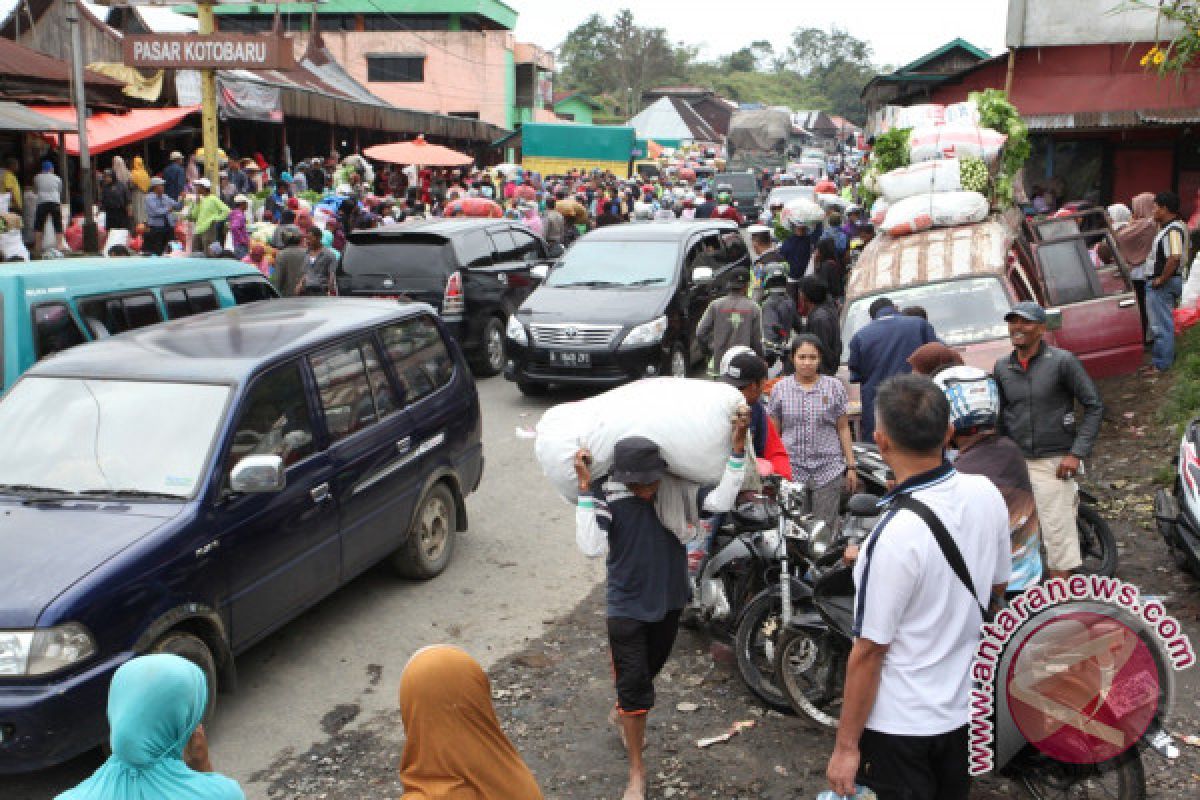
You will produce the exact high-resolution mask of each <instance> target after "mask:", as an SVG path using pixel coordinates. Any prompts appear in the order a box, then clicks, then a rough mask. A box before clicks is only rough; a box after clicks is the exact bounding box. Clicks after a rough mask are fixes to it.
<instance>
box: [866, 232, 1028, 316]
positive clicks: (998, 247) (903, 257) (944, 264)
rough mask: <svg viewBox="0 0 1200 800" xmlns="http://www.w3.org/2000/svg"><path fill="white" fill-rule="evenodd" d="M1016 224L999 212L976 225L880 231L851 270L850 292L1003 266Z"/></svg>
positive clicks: (880, 289)
mask: <svg viewBox="0 0 1200 800" xmlns="http://www.w3.org/2000/svg"><path fill="white" fill-rule="evenodd" d="M1011 243H1012V230H1011V229H1010V228H1009V227H1008V225H1007V224H1006V223H1005V222H1004V221H1003V220H1002V219H1001V218H999V217H992V218H991V219H989V220H988V221H986V222H982V223H979V224H978V225H962V226H960V227H957V228H935V229H933V230H929V231H923V232H921V233H914V234H912V235H911V236H878V237H876V238H875V240H874V241H872V242H871V243H870V244H869V245H867V249H866V250H864V251H863V254H862V255H861V256H860V257H859V259H858V263H857V264H856V265H855V267H854V269H853V270H852V271H851V273H850V280H849V282H848V284H847V286H846V294H847V296H854V297H861V296H863V295H868V294H874V293H876V292H883V291H887V290H889V289H896V288H899V287H902V286H919V285H921V284H923V283H936V282H939V281H948V280H953V279H955V278H967V277H971V276H973V275H992V274H995V273H997V272H1003V271H1004V269H1005V267H1006V265H1007V263H1008V261H1007V259H1008V249H1009V246H1010V245H1011Z"/></svg>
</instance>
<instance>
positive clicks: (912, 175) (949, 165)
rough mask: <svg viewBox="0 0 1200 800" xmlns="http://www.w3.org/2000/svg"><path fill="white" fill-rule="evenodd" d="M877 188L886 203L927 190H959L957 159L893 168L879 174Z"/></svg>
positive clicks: (960, 187)
mask: <svg viewBox="0 0 1200 800" xmlns="http://www.w3.org/2000/svg"><path fill="white" fill-rule="evenodd" d="M879 188H880V190H882V192H883V197H884V199H885V200H887V201H888V203H897V202H899V201H901V200H903V199H904V198H906V197H912V196H913V195H916V194H928V193H929V192H961V191H962V188H963V187H962V179H961V177H960V173H959V162H958V159H957V158H947V159H943V160H941V161H925V162H922V163H920V164H913V165H912V166H911V167H905V168H903V169H894V170H892V171H891V172H888V173H886V174H883V175H880V176H879Z"/></svg>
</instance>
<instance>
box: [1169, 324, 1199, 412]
mask: <svg viewBox="0 0 1200 800" xmlns="http://www.w3.org/2000/svg"><path fill="white" fill-rule="evenodd" d="M1175 354H1176V357H1175V366H1174V367H1173V368H1172V370H1171V379H1172V380H1171V386H1170V388H1168V389H1167V393H1166V398H1165V401H1164V402H1163V405H1162V407H1161V408H1160V409H1159V415H1160V418H1161V420H1162V422H1163V423H1165V424H1166V425H1168V426H1170V427H1171V428H1172V430H1173V431H1174V432H1175V434H1176V435H1179V434H1180V433H1181V432H1182V431H1183V428H1184V426H1185V425H1187V424H1188V423H1189V422H1191V421H1192V420H1193V419H1195V418H1196V417H1198V416H1200V325H1194V326H1192V327H1191V328H1189V329H1188V330H1186V331H1184V333H1183V335H1182V336H1180V337H1179V338H1178V339H1176V341H1175Z"/></svg>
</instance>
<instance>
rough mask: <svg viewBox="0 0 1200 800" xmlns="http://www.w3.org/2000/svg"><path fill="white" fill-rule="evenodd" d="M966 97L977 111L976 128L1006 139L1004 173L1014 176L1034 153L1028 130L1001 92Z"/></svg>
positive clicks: (981, 93) (996, 90) (986, 90)
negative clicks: (982, 128)
mask: <svg viewBox="0 0 1200 800" xmlns="http://www.w3.org/2000/svg"><path fill="white" fill-rule="evenodd" d="M968 97H969V99H970V100H971V102H973V103H975V106H976V107H977V108H978V109H979V124H980V125H982V126H983V127H985V128H991V129H992V130H996V131H999V132H1000V133H1003V134H1004V135H1005V136H1007V137H1008V141H1007V142H1005V143H1004V164H1003V167H1004V172H1005V173H1007V174H1008V175H1009V176H1013V175H1016V174H1017V171H1018V170H1020V169H1021V167H1023V166H1025V162H1026V161H1028V160H1029V154H1030V153H1032V152H1033V146H1032V145H1031V144H1030V143H1029V128H1028V127H1026V125H1025V121H1024V120H1023V119H1021V115H1020V113H1019V112H1018V111H1017V107H1016V106H1014V105H1013V104H1012V103H1010V102H1009V101H1008V95H1006V94H1005V93H1004V92H1003V91H1001V90H1000V89H984V90H983V91H982V92H971V94H970V95H969V96H968Z"/></svg>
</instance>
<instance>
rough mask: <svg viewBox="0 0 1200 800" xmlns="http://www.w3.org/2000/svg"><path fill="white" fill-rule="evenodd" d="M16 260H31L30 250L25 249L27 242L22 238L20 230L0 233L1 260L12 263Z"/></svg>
mask: <svg viewBox="0 0 1200 800" xmlns="http://www.w3.org/2000/svg"><path fill="white" fill-rule="evenodd" d="M14 258H19V259H21V260H22V261H28V260H29V250H28V249H27V248H26V247H25V241H24V239H22V238H21V230H20V229H19V228H18V229H17V230H12V231H5V232H4V233H0V259H3V260H4V261H11V260H12V259H14Z"/></svg>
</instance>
